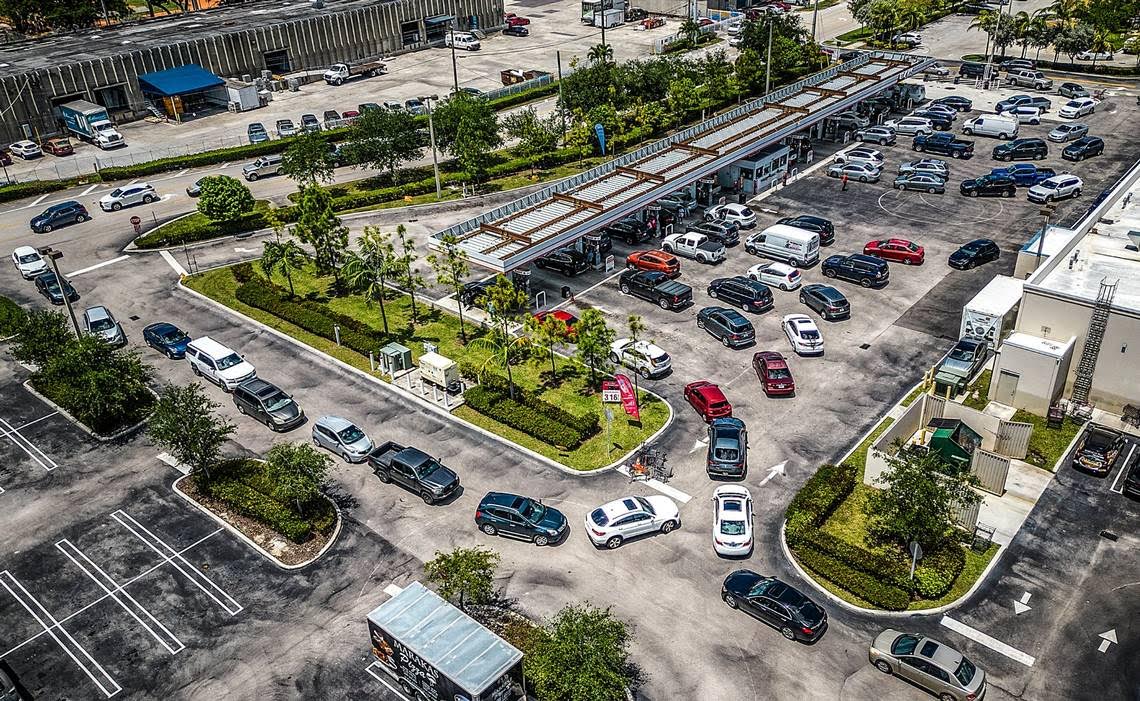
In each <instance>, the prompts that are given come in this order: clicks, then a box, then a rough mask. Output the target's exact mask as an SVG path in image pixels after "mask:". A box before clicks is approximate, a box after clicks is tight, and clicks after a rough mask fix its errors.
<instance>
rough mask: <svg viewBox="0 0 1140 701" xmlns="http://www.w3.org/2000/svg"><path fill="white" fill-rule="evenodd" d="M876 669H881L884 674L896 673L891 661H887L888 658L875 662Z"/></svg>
mask: <svg viewBox="0 0 1140 701" xmlns="http://www.w3.org/2000/svg"><path fill="white" fill-rule="evenodd" d="M875 669H877V670H879V671H880V672H882V673H883V674H894V673H895V670H893V669H891V665H890V663H889V662H887V661H886V660H879V661H878V662H876V663H875Z"/></svg>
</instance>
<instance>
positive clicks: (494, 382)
mask: <svg viewBox="0 0 1140 701" xmlns="http://www.w3.org/2000/svg"><path fill="white" fill-rule="evenodd" d="M479 381H480V383H481V384H482V385H483V386H484V387H486V388H488V389H492V390H494V391H496V392H499V393H500V394H507V395H508V396H509V395H510V386H509V385H508V383H507V378H505V377H503V376H502V375H499V374H496V373H491V372H483V373H482V376H481V378H480V380H479ZM515 399H516V400H517V401H518V402H519V403H520V404H523V405H524V406H526V407H528V408H530V409H531V410H533V411H535V412H537V413H540V414H543V415H544V416H546V417H547V418H549V419H551V420H553V421H555V422H556V423H558V424H560V425H562V426H566V427H567V428H569V429H570V430H571V431H573V432H574V433H577V434H578V435H579V436H581V438H580V439H579V441H578V442H579V443H580V442H581V441H584V440H586V439H587V438H590V437H591V436H593V435H594V434H596V433H597V432H598V431H601V430H602V426H601V422H600V421H599V420H598V417H597V415H596V414H595V415H591V416H577V415H575V414H571V413H570V412H568V411H566V410H565V409H563V408H562V407H559V406H555V405H554V404H551V403H550V402H548V401H546V400H545V399H543V398H541V397H539V396H538V395H537V394H535V393H534V392H532V391H530V390H528V389H525V388H523V387H519V386H518V385H515Z"/></svg>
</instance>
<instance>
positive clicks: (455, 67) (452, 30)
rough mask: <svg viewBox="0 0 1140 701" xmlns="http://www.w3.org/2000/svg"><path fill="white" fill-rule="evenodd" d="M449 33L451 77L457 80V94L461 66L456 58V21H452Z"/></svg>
mask: <svg viewBox="0 0 1140 701" xmlns="http://www.w3.org/2000/svg"><path fill="white" fill-rule="evenodd" d="M448 32H449V34H450V36H451V75H452V77H453V78H454V79H455V92H456V93H458V92H459V64H458V63H456V58H455V20H452V22H451V26H449V27H448Z"/></svg>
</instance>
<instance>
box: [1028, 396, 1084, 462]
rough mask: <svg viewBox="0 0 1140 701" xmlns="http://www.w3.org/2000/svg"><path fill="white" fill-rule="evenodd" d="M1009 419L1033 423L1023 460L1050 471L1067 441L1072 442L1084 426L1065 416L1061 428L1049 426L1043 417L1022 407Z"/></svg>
mask: <svg viewBox="0 0 1140 701" xmlns="http://www.w3.org/2000/svg"><path fill="white" fill-rule="evenodd" d="M1010 421H1020V422H1023V423H1027V424H1033V435H1032V436H1030V437H1029V453H1028V455H1026V456H1025V462H1027V463H1029V464H1030V465H1034V466H1036V467H1040V468H1042V469H1044V470H1050V471H1052V470H1053V469H1054V468H1055V467H1056V465H1057V461H1058V460H1060V459H1061V456H1062V455H1064V453H1065V448H1068V447H1069V443H1072V442H1073V438H1074V437H1076V435H1077V434H1078V433H1080V432H1081V429H1082V428H1083V427H1084V424H1082V423H1078V422H1076V421H1073V420H1072V419H1071V418H1069V417H1067V416H1066V417H1065V421H1064V423H1063V424H1062V425H1061V428H1049V427H1048V426H1047V425H1046V423H1045V419H1043V418H1041V417H1040V416H1037V415H1035V414H1030V413H1029V412H1028V411H1025V410H1024V409H1018V410H1017V411H1016V412H1014V414H1013V417H1012V418H1011V419H1010Z"/></svg>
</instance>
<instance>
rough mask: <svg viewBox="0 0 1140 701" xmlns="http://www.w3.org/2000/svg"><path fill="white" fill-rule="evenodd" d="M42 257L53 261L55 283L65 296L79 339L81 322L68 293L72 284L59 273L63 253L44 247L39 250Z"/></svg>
mask: <svg viewBox="0 0 1140 701" xmlns="http://www.w3.org/2000/svg"><path fill="white" fill-rule="evenodd" d="M37 250H38V253H39V254H40V255H41V256H44V257H46V258H47V259H48V260H50V261H51V269H52V270H54V271H55V282H56V284H57V285H59V293H60V294H61V295H63V303H64V304H65V305H66V306H67V313H68V314H69V315H70V316H71V325H72V326H73V327H74V328H75V336H76V338H78V337H79V321H78V320H77V319H76V318H75V310H74V309H73V308H72V307H71V295H69V294H68V293H67V291H68V288H70V287H71V284H70V283H69V282H68V281H67V278H65V277H64V276H63V273H61V272H59V262H58V261H59V259H60V258H63V251H57V250H55V249H54V248H52V247H51V246H44V247H43V248H40V249H37Z"/></svg>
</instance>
